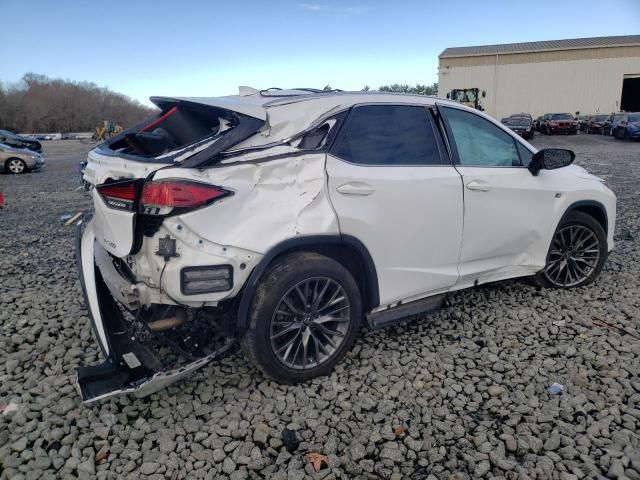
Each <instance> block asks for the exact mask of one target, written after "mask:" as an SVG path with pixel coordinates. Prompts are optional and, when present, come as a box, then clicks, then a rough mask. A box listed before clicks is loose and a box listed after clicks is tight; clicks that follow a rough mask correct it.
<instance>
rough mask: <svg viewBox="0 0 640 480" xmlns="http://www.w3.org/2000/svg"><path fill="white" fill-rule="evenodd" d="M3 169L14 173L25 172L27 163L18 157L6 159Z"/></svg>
mask: <svg viewBox="0 0 640 480" xmlns="http://www.w3.org/2000/svg"><path fill="white" fill-rule="evenodd" d="M4 169H5V171H6V172H9V173H14V174H16V175H17V174H20V173H26V172H27V171H28V169H27V164H26V163H24V161H23V160H20V159H19V158H10V159H8V160H7V161H6V162H5V164H4Z"/></svg>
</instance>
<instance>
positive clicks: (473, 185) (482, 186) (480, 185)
mask: <svg viewBox="0 0 640 480" xmlns="http://www.w3.org/2000/svg"><path fill="white" fill-rule="evenodd" d="M467 188H468V189H469V190H476V191H478V192H488V191H489V190H491V185H489V184H488V183H487V182H484V181H482V180H473V181H472V182H469V183H467Z"/></svg>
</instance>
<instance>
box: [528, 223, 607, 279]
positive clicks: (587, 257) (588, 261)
mask: <svg viewBox="0 0 640 480" xmlns="http://www.w3.org/2000/svg"><path fill="white" fill-rule="evenodd" d="M607 252H608V250H607V236H606V234H605V231H604V229H603V228H602V225H600V223H598V221H597V220H595V219H594V218H593V217H591V216H590V215H587V214H586V213H582V212H571V213H570V214H569V215H567V217H566V218H565V219H564V220H563V221H562V222H561V223H560V225H558V228H557V229H556V232H555V233H554V235H553V239H552V240H551V246H550V247H549V252H548V253H547V263H546V265H545V267H544V270H542V271H541V272H539V273H538V274H537V275H536V276H535V277H534V278H533V280H534V283H536V284H537V285H539V286H541V287H556V288H573V287H581V286H583V285H588V284H590V283H591V282H593V281H594V280H595V279H596V277H597V276H598V275H599V274H600V271H601V270H602V266H603V265H604V262H605V260H606V259H607Z"/></svg>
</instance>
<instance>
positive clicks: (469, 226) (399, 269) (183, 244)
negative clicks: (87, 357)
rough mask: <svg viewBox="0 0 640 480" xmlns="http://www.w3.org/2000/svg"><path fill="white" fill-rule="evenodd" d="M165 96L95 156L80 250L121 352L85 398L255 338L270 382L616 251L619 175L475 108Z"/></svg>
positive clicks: (91, 378) (574, 281)
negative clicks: (456, 299) (448, 302)
mask: <svg viewBox="0 0 640 480" xmlns="http://www.w3.org/2000/svg"><path fill="white" fill-rule="evenodd" d="M152 100H153V101H154V102H155V104H156V105H158V107H159V108H160V109H161V112H160V113H159V114H158V115H157V116H156V117H154V118H152V119H150V120H148V121H145V122H143V123H141V124H140V125H137V126H135V127H133V128H131V129H129V130H127V131H125V132H123V133H122V134H120V135H118V136H117V137H114V138H113V139H110V140H109V141H107V142H105V143H103V144H102V145H100V146H98V147H96V148H95V149H93V150H92V151H91V152H90V153H89V158H88V161H87V163H86V165H85V169H84V180H85V181H86V184H87V186H88V188H89V190H90V191H91V195H92V196H93V201H94V208H95V212H94V214H93V217H92V219H91V220H86V221H83V222H82V223H81V225H80V228H79V235H78V242H77V248H78V260H79V262H78V263H79V269H80V277H81V283H82V287H83V290H84V293H85V297H86V302H87V305H88V309H89V312H90V316H91V320H92V323H93V328H94V331H95V334H96V338H97V341H98V343H99V345H100V347H101V349H102V351H103V353H104V355H105V357H106V361H105V362H104V363H103V364H101V365H96V366H90V367H81V368H80V369H78V371H77V377H78V386H79V389H80V391H81V394H82V396H83V399H84V400H85V401H90V400H95V399H99V398H103V397H105V396H108V395H112V394H114V393H120V392H135V393H136V394H137V395H140V396H142V395H145V394H148V393H150V392H152V391H156V390H158V389H159V388H162V387H163V386H165V385H167V384H168V383H171V382H172V381H174V380H176V379H177V378H180V377H182V376H184V375H187V374H189V373H190V372H191V371H193V370H194V369H196V368H198V367H201V366H203V365H205V364H206V363H207V362H209V361H211V360H213V359H216V358H219V357H220V356H221V355H222V354H224V353H225V352H228V351H229V350H230V349H231V348H232V346H233V345H234V344H235V343H237V342H236V341H237V340H239V341H240V344H241V346H242V349H243V351H244V352H245V354H246V356H247V357H248V358H249V359H250V360H251V362H253V363H254V364H255V365H256V366H258V367H259V368H260V369H261V370H263V371H264V372H265V373H266V374H267V375H268V376H270V377H272V378H274V379H276V380H277V381H281V382H299V381H304V380H308V379H310V378H313V377H316V376H318V375H323V374H326V373H327V372H329V371H330V370H331V369H332V368H333V366H334V365H335V364H336V363H337V362H338V361H340V359H341V358H342V357H343V356H344V355H345V353H346V352H347V350H348V349H349V348H350V347H351V345H352V343H353V341H354V338H355V336H356V334H357V332H358V329H359V327H360V326H362V325H365V326H367V327H369V328H377V327H380V326H384V325H388V324H391V323H394V322H397V321H399V320H400V319H401V318H403V317H406V316H408V315H412V314H415V313H419V312H424V311H427V310H429V309H432V308H434V307H435V306H437V305H438V304H439V302H440V300H441V298H442V297H443V295H444V294H445V293H446V292H451V291H454V290H460V289H463V288H467V287H472V286H474V285H478V284H482V283H486V282H492V281H496V280H502V279H506V278H513V277H523V276H532V278H533V279H534V281H535V282H537V283H538V284H540V285H543V286H553V287H561V288H567V287H577V286H582V285H586V284H588V283H590V282H592V281H593V280H594V279H595V277H596V276H597V275H598V273H599V272H600V270H601V269H602V265H603V263H604V261H605V259H606V257H607V254H608V252H609V251H610V250H611V249H612V248H613V230H614V223H615V203H616V199H615V196H614V194H613V193H612V192H611V191H610V190H609V189H608V188H607V187H606V186H605V185H604V184H603V182H602V180H601V179H599V178H597V177H595V176H593V175H590V174H589V173H587V172H586V171H585V170H584V169H583V168H580V167H578V166H574V165H570V163H571V162H572V160H573V158H574V155H573V153H572V152H570V151H567V150H557V149H548V150H542V151H540V152H537V153H536V150H535V149H534V148H533V147H532V146H531V145H529V144H528V143H527V142H526V141H524V140H523V139H521V138H520V137H519V136H518V135H516V134H514V133H513V132H511V131H510V130H509V129H507V128H505V127H504V126H502V125H501V124H500V123H498V122H496V121H495V120H493V119H492V118H490V117H489V116H487V115H485V114H483V113H481V112H479V111H476V110H472V109H470V108H466V107H464V106H461V105H460V104H458V103H454V102H450V101H447V100H441V99H437V98H431V97H425V96H414V95H404V94H389V93H371V92H366V93H364V92H362V93H347V92H320V91H313V90H305V89H299V90H277V89H270V90H264V91H257V90H254V89H250V88H247V87H241V89H240V93H239V95H234V96H227V97H218V98H152ZM560 167H564V168H560Z"/></svg>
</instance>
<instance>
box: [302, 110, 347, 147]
mask: <svg viewBox="0 0 640 480" xmlns="http://www.w3.org/2000/svg"><path fill="white" fill-rule="evenodd" d="M346 116H347V112H341V113H339V114H337V115H335V116H334V117H332V118H330V119H328V120H327V121H325V122H324V123H323V124H322V125H320V126H319V127H317V128H316V129H315V130H312V131H310V132H309V133H307V134H306V135H305V136H304V137H302V140H301V141H300V144H299V145H298V148H300V149H301V150H317V149H319V148H324V147H325V146H327V145H331V142H333V139H334V138H335V136H336V134H337V132H338V130H340V125H341V124H342V122H343V121H344V118H345V117H346Z"/></svg>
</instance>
